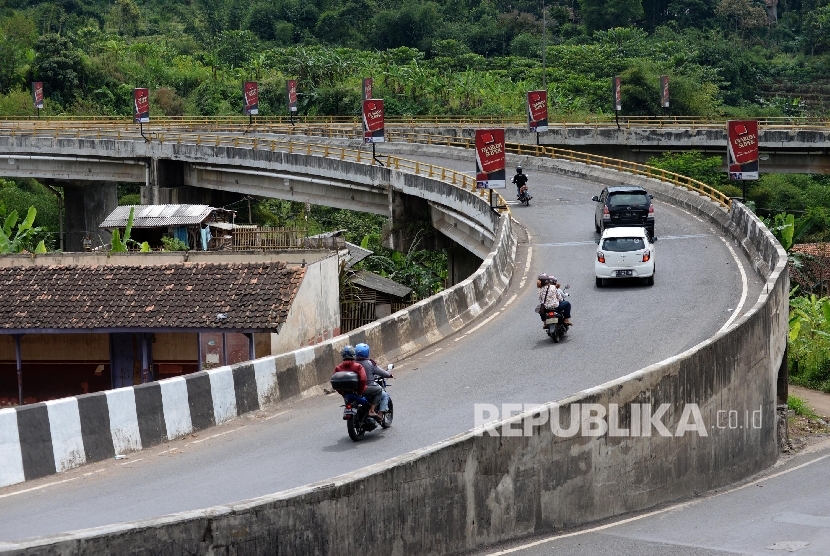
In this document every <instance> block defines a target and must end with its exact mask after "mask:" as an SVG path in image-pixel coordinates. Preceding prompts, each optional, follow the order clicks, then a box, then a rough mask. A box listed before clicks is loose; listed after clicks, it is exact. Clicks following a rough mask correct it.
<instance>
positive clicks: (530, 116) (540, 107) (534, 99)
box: [527, 91, 548, 133]
mask: <svg viewBox="0 0 830 556" xmlns="http://www.w3.org/2000/svg"><path fill="white" fill-rule="evenodd" d="M527 127H528V129H529V130H530V131H535V132H537V133H539V132H540V131H547V130H548V92H547V91H530V92H528V93H527Z"/></svg>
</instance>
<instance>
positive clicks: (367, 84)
mask: <svg viewBox="0 0 830 556" xmlns="http://www.w3.org/2000/svg"><path fill="white" fill-rule="evenodd" d="M370 98H372V78H371V77H366V78H364V79H363V100H369V99H370Z"/></svg>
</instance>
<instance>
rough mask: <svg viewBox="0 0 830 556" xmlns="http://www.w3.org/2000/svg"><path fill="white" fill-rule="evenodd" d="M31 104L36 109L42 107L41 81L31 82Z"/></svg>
mask: <svg viewBox="0 0 830 556" xmlns="http://www.w3.org/2000/svg"><path fill="white" fill-rule="evenodd" d="M32 104H33V105H34V107H35V108H37V109H38V110H40V109H42V108H43V81H34V82H32Z"/></svg>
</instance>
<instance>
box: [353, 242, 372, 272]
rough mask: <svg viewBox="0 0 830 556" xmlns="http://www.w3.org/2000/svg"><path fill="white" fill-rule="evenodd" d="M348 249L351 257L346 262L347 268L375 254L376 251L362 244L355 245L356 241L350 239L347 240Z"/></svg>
mask: <svg viewBox="0 0 830 556" xmlns="http://www.w3.org/2000/svg"><path fill="white" fill-rule="evenodd" d="M346 249H348V250H349V258H348V260H347V262H346V268H351V267H353V266H354V265H356V264H357V263H359V262H360V261H362V260H363V259H365V258H366V257H368V256H370V255H374V254H375V252H374V251H369V250H368V249H364V248H363V247H361V246H360V245H355V244H354V243H349V242H348V241H347V242H346Z"/></svg>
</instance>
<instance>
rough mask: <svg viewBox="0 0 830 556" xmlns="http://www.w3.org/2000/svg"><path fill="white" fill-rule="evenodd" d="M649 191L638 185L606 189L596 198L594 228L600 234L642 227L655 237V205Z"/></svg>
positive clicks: (616, 186)
mask: <svg viewBox="0 0 830 556" xmlns="http://www.w3.org/2000/svg"><path fill="white" fill-rule="evenodd" d="M651 199H652V196H651V195H649V193H648V191H646V190H645V189H643V188H642V187H637V186H636V185H614V186H610V187H606V188H605V189H603V190H602V193H600V194H599V196H598V197H597V196H594V197H593V199H591V200H592V201H596V202H597V203H598V204H597V210H596V211H595V212H594V228H596V230H597V231H598V232H599V233H602V232H604V231H605V229H606V228H616V227H618V226H642V227H644V228H645V229H646V230H648V233H649V235H650V236H651V237H654V204H653V203H652V202H651Z"/></svg>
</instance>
